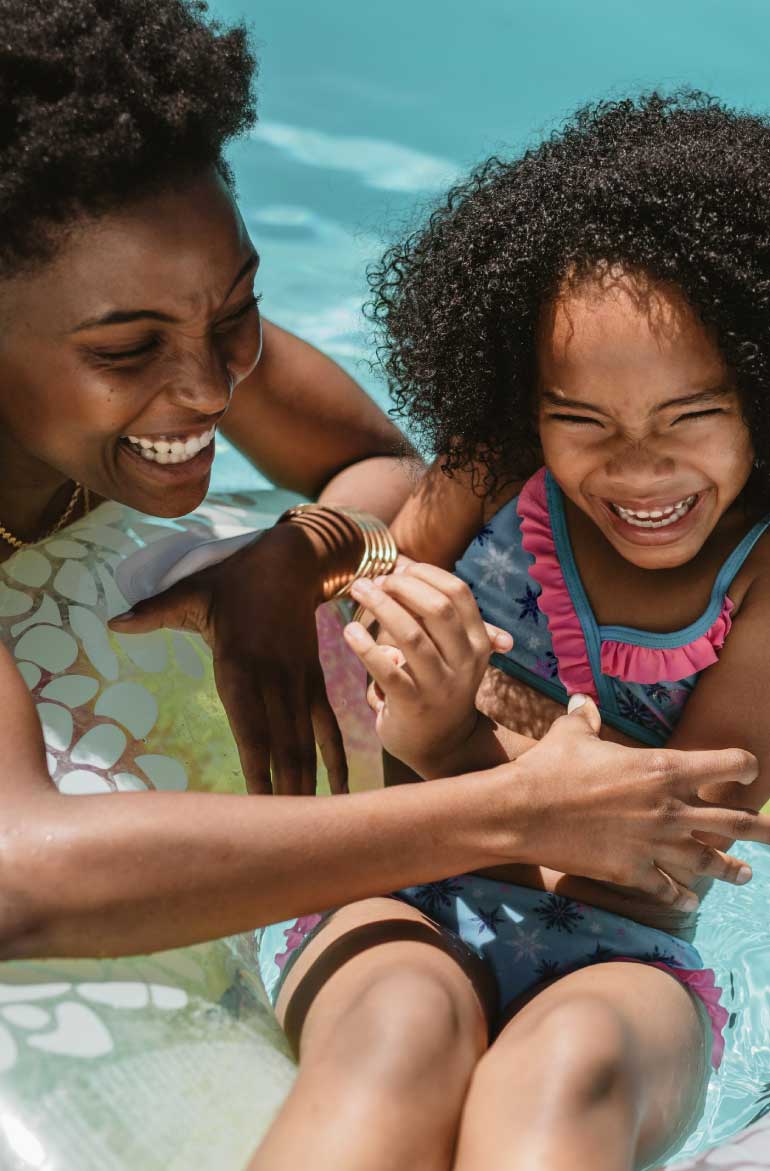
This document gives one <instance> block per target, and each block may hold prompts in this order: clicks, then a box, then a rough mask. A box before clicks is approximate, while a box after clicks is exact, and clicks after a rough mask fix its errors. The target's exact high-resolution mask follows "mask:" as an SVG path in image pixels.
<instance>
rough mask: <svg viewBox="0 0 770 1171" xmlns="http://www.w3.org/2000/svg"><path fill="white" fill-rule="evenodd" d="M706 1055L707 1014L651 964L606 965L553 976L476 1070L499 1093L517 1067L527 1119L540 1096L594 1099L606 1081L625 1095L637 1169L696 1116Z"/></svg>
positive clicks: (703, 1086) (657, 1155)
mask: <svg viewBox="0 0 770 1171" xmlns="http://www.w3.org/2000/svg"><path fill="white" fill-rule="evenodd" d="M710 1052H711V1031H710V1026H709V1022H708V1018H707V1015H706V1012H705V1010H704V1009H703V1007H702V1005H701V1004H700V1002H699V1001H697V1000H696V999H695V998H694V997H693V996H692V995H691V994H690V993H689V992H688V990H687V989H686V988H685V987H684V986H683V985H682V984H681V983H680V982H679V981H678V980H676V979H675V978H674V977H673V976H671V975H669V974H668V973H667V972H664V971H661V970H660V969H659V968H655V967H652V966H649V965H645V964H641V963H624V962H608V963H603V964H596V965H593V966H591V967H589V968H583V969H581V970H580V971H577V972H573V973H572V974H570V975H568V976H564V977H562V978H561V979H558V980H555V981H553V982H552V983H551V984H549V985H547V986H546V987H544V988H542V989H541V990H540V991H539V992H538V993H536V994H535V995H534V996H532V997H530V998H529V999H528V1000H527V1001H526V1003H525V1004H524V1005H523V1007H521V1008H520V1009H519V1010H518V1011H517V1012H516V1013H515V1015H513V1016H512V1018H511V1019H510V1020H509V1021H508V1023H507V1024H506V1025H505V1027H504V1028H503V1029H502V1031H501V1032H500V1034H499V1036H498V1037H497V1039H496V1040H495V1042H494V1044H493V1045H492V1046H491V1048H490V1049H489V1051H488V1053H487V1055H486V1056H485V1057H484V1058H483V1060H482V1062H481V1065H480V1066H479V1070H478V1071H477V1076H478V1074H479V1073H482V1067H486V1068H485V1069H484V1071H483V1075H482V1080H483V1082H484V1083H485V1085H486V1086H489V1085H490V1084H492V1085H493V1086H495V1087H498V1088H499V1091H500V1093H501V1094H504V1093H505V1088H506V1086H507V1087H508V1088H509V1089H510V1087H511V1081H512V1080H514V1081H516V1080H517V1079H519V1078H521V1076H522V1075H521V1070H522V1068H523V1067H524V1068H525V1069H526V1075H525V1079H526V1082H527V1085H528V1092H531V1094H532V1098H533V1110H532V1114H531V1116H532V1117H533V1118H534V1117H536V1116H537V1107H536V1102H537V1100H538V1095H540V1099H541V1100H542V1099H543V1098H545V1099H549V1098H550V1099H551V1100H553V1098H554V1097H555V1098H558V1097H559V1094H560V1093H564V1092H565V1091H566V1094H567V1095H568V1094H569V1093H574V1094H576V1095H577V1096H578V1097H580V1096H581V1095H585V1099H584V1100H585V1101H591V1100H593V1101H596V1100H598V1098H599V1097H600V1095H601V1093H602V1092H603V1091H606V1090H607V1088H608V1087H611V1086H612V1085H613V1079H614V1082H615V1084H617V1083H620V1084H622V1087H623V1093H624V1095H625V1096H626V1097H630V1099H631V1101H632V1106H633V1116H634V1119H635V1126H636V1127H637V1144H636V1166H645V1165H647V1164H649V1163H650V1162H652V1161H653V1160H656V1159H659V1158H661V1157H662V1156H663V1155H664V1154H665V1153H666V1152H667V1151H668V1150H669V1149H670V1148H671V1147H672V1145H673V1144H674V1143H675V1142H677V1141H678V1140H679V1139H680V1138H681V1137H683V1136H684V1135H685V1134H686V1133H687V1131H688V1130H689V1129H690V1128H691V1126H692V1125H693V1124H694V1122H695V1121H696V1120H697V1116H698V1113H699V1111H700V1109H701V1108H702V1104H703V1095H704V1093H705V1089H706V1085H707V1082H708V1072H709V1064H710V1062H709V1055H710ZM522 1062H524V1066H522ZM472 1096H473V1095H472ZM493 1096H494V1095H493Z"/></svg>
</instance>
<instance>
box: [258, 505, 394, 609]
mask: <svg viewBox="0 0 770 1171" xmlns="http://www.w3.org/2000/svg"><path fill="white" fill-rule="evenodd" d="M285 521H293V522H294V523H295V524H299V525H304V526H305V527H307V528H309V529H311V530H312V531H313V532H315V533H316V534H317V535H318V536H320V538H321V539H322V540H324V541H326V542H327V543H330V544H331V542H332V541H333V540H336V541H337V542H339V541H340V539H341V532H340V529H341V525H340V522H341V521H342V522H343V525H345V524H347V525H353V526H354V528H355V529H356V530H357V532H358V535H359V536H360V538H361V540H362V542H363V551H362V553H361V558H360V560H359V563H358V565H357V567H356V569H355V570H354V571H351V570H349V569H348V570H337V571H336V572H333V573H331V574H330V575H329V576H328V577H327V578H326V579H325V580H324V583H323V599H324V601H325V602H328V601H331V600H332V599H334V598H344V597H346V596H347V595H348V594H349V592H350V587H351V585H352V584H353V582H354V581H355V580H356V578H359V577H368V578H374V577H379V576H380V575H381V574H386V573H391V572H392V570H393V568H394V566H395V564H396V559H397V557H398V549H397V547H396V542H395V541H394V540H393V536H392V534H391V532H390V529H389V528H388V526H387V525H386V524H385V522H384V521H382V520H380V518H379V517H377V516H373V515H372V514H371V513H368V512H362V511H361V510H360V509H358V508H348V507H347V506H345V505H335V506H334V507H332V506H328V505H325V504H297V505H295V506H294V507H293V508H289V509H287V511H286V512H284V513H283V515H282V516H280V517H279V518H278V521H277V523H278V524H281V523H282V522H285Z"/></svg>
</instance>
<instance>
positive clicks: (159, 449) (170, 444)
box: [124, 427, 215, 464]
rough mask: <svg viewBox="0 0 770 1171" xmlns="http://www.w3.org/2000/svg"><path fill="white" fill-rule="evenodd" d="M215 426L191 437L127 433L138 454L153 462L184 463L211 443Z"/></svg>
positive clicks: (127, 437)
mask: <svg viewBox="0 0 770 1171" xmlns="http://www.w3.org/2000/svg"><path fill="white" fill-rule="evenodd" d="M214 431H215V428H214V427H212V428H211V429H210V430H209V431H206V432H204V434H203V435H191V436H190V438H189V439H183V438H179V439H155V440H153V439H145V438H143V437H141V436H138V435H126V436H125V437H124V438H125V439H127V440H128V442H129V443H130V445H131V447H132V448H133V450H134V451H135V452H136V453H137V455H141V456H142V457H143V458H144V459H147V460H149V461H150V462H151V463H158V464H182V463H186V462H187V461H188V460H190V459H192V458H193V456H195V455H197V454H198V452H199V451H203V449H204V448H205V447H208V445H209V444H210V443H211V441H212V439H213V438H214Z"/></svg>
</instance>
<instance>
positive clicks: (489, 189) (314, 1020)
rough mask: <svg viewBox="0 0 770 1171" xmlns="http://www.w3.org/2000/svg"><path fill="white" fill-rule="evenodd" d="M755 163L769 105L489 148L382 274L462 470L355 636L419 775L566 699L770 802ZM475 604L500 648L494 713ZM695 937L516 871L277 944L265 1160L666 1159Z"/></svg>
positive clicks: (381, 718)
mask: <svg viewBox="0 0 770 1171" xmlns="http://www.w3.org/2000/svg"><path fill="white" fill-rule="evenodd" d="M768 175H770V127H769V126H768V124H767V123H766V122H764V121H763V120H761V119H759V118H750V117H747V116H742V115H737V114H735V113H732V112H731V111H729V110H726V109H724V108H722V107H720V106H718V105H716V104H714V103H712V102H710V101H709V100H707V99H704V98H701V97H699V96H697V95H685V96H683V97H680V98H677V99H671V100H664V99H661V98H660V97H658V96H656V95H653V96H652V97H649V98H646V99H644V100H641V101H639V102H631V101H627V102H622V103H619V104H608V105H602V106H599V107H597V108H595V109H589V110H584V111H582V112H580V113H579V114H578V115H577V117H576V118H575V119H573V120H572V121H571V122H570V123H569V124H568V125H567V127H566V128H565V130H564V131H563V132H562V133H561V134H559V135H556V136H554V137H553V138H552V139H551V140H550V141H548V142H546V143H545V144H543V145H542V146H541V147H540V148H539V149H537V150H535V151H532V152H530V153H528V154H527V155H525V156H524V157H523V158H522V159H520V160H517V161H516V162H513V163H505V162H501V161H499V160H492V161H491V162H489V163H488V164H487V165H486V166H485V167H483V168H482V169H481V171H480V172H479V173H478V174H476V175H475V176H473V177H472V178H471V179H470V180H469V181H468V182H467V183H466V184H465V185H464V186H461V187H459V188H457V189H456V190H455V191H454V192H453V193H452V194H451V195H450V197H449V199H448V201H447V203H446V205H445V206H444V208H443V209H441V210H439V211H438V212H436V213H434V215H433V216H432V217H431V220H430V221H429V224H428V227H427V228H426V229H425V230H424V231H423V232H421V233H418V234H416V235H415V236H413V237H411V238H410V239H409V240H408V241H407V242H406V243H405V244H404V245H402V246H401V247H398V248H395V249H394V250H393V251H392V252H391V253H390V254H389V256H388V258H387V259H386V261H385V263H384V264H383V266H382V268H381V269H380V270H379V272H378V273H376V274H375V278H374V287H375V314H376V316H377V317H378V319H379V320H381V321H382V322H383V323H384V326H385V328H386V330H387V337H386V341H387V348H386V351H385V365H386V368H387V370H388V372H389V374H390V376H391V378H392V380H393V384H394V387H395V394H396V400H397V402H398V403H399V405H400V406H401V407H402V408H403V410H404V411H405V412H406V413H407V414H408V415H409V417H410V418H411V420H412V422H413V423H416V424H417V425H421V426H422V428H423V432H424V434H425V435H426V436H427V437H428V438H429V439H430V440H431V441H432V442H433V444H434V449H435V450H439V451H444V452H445V453H446V455H445V456H444V458H443V459H442V460H441V461H440V462H439V464H438V465H437V467H436V468H435V469H434V471H433V473H432V475H429V477H428V478H427V480H426V482H425V483H424V485H423V486H421V488H420V489H419V491H418V493H417V494H416V496H415V497H414V498H413V500H412V501H411V502H410V503H409V504H407V506H406V507H405V509H404V511H403V512H402V514H401V516H400V518H399V520H398V521H397V522H396V528H397V532H398V538H399V541H400V544H401V547H402V548H403V549H404V550H405V551H406V552H407V553H408V554H410V555H411V556H413V557H416V558H419V559H420V561H422V562H425V563H429V564H419V565H413V566H412V567H411V568H410V569H408V570H407V572H405V573H402V574H397V575H395V576H394V577H392V578H390V579H387V580H381V581H379V582H376V583H374V584H372V583H364V582H361V583H359V585H358V587H357V588H356V590H355V596H356V597H357V598H358V600H359V601H361V602H362V603H364V604H365V606H366V607H367V608H368V609H369V610H370V611H371V612H372V613H373V614H374V616H375V617H376V618H377V619H378V621H379V623H380V627H381V630H382V632H383V633H382V634H381V639H382V643H383V644H384V645H379V646H377V645H375V644H374V642H373V641H372V639H371V637H370V636H369V635H368V634H367V633H366V631H365V630H364V628H363V627H362V626H360V625H358V624H353V625H351V626H350V627H349V628H348V640H349V642H350V645H351V646H353V648H354V649H355V650H356V651H357V653H358V654H359V655H360V657H361V658H362V660H363V661H364V662H365V663H366V664H367V666H368V669H369V671H370V673H371V675H372V676H373V679H374V680H375V694H374V696H373V703H374V705H375V707H376V710H377V713H378V728H379V732H380V735H381V738H382V740H383V744H384V746H385V748H386V749H387V750H388V751H389V752H390V753H391V754H393V755H394V756H396V757H398V758H399V759H400V760H402V761H404V762H406V764H408V765H409V766H411V767H412V768H413V769H414V770H415V771H416V772H417V773H418V774H419V775H420V776H422V777H424V778H431V777H436V776H439V775H446V774H448V773H451V772H452V771H455V772H459V771H461V770H462V769H464V768H466V767H467V766H468V762H469V761H473V762H475V763H476V764H477V765H478V764H480V763H482V762H483V763H485V764H490V763H494V762H495V761H497V760H500V759H501V758H502V757H503V756H506V757H509V758H511V757H515V756H517V755H520V754H521V753H523V752H525V751H527V749H528V748H529V747H530V746H531V745H532V744H533V743H534V742H535V741H536V740H537V738H538V737H539V736H541V735H542V734H543V730H544V728H546V727H547V726H548V724H549V723H550V721H551V720H552V718H553V716H554V714H555V713H557V712H558V711H559V710H563V707H562V705H564V704H565V703H567V701H568V699H569V702H570V704H571V705H573V706H574V705H575V704H588V705H589V711H590V714H591V718H592V719H593V720H594V725H595V729H596V730H597V731H598V729H599V716H598V714H597V712H596V710H595V709H594V707H593V704H594V703H595V704H596V705H598V709H599V712H600V713H601V716H602V718H603V721H604V733H603V734H604V735H605V736H608V737H610V738H612V739H616V740H619V741H621V742H626V743H636V742H640V741H641V742H642V743H643V744H647V745H649V746H650V751H651V752H654V751H655V746H661V745H670V746H676V747H678V748H684V749H702V748H720V747H725V746H727V745H729V744H740V745H742V746H744V747H745V748H746V749H749V750H751V751H753V752H754V753H756V754H757V756H758V758H759V762H760V775H759V779H758V780H757V781H755V782H754V783H753V784H752V785H751V786H750V787H749V788H748V789H744V790H743V791H742V792H741V793H740V796H737V795H736V793H735V792H733V793H732V794H730V793H728V792H727V791H726V790H725V787H724V786H721V788H720V787H718V786H716V785H712V786H707V787H706V790H704V795H706V792H707V791H708V792H709V795H712V794H713V793H714V791H715V790H716V791H717V792H719V793H720V795H721V796H722V797H723V798H725V799H730V798H731V799H732V800H733V801H735V802H736V804H738V805H742V806H744V807H751V808H758V807H759V806H760V805H761V804H762V803H763V802H764V801H765V800H766V799H767V797H768V794H770V777H768V774H767V770H766V763H767V762H768V757H770V722H769V721H768V720H767V718H766V713H765V710H764V708H765V696H766V695H767V689H768V683H769V682H770V667H769V666H768V663H770V655H769V653H768V652H770V633H768V632H770V542H768V540H767V538H766V536H765V533H766V530H767V527H768V525H769V524H770V513H768V509H770V474H769V472H768V465H767V463H766V460H765V458H764V457H765V453H766V452H767V450H768V437H769V436H768V432H769V423H770V415H769V411H770V394H769V393H768V391H769V390H770V386H768V381H769V380H770V226H769V225H770V181H769V180H768V178H767V176H768ZM443 473H448V475H444V474H443ZM463 550H465V551H464V552H463ZM458 558H459V560H458ZM455 563H456V573H457V575H458V578H459V579H462V581H460V580H458V578H454V577H451V576H450V575H449V574H447V573H446V569H447V568H449V567H451V566H453V565H455ZM441 567H444V568H441ZM463 582H464V583H467V584H465V585H464V584H463ZM468 587H470V588H468ZM471 593H472V595H473V596H475V598H476V601H477V602H478V605H479V607H480V609H481V614H482V615H483V617H484V618H485V619H486V620H487V621H490V622H494V623H496V624H498V625H499V626H501V627H503V628H504V629H506V630H508V631H510V632H511V633H512V634H513V636H514V647H513V649H512V650H511V651H510V652H509V653H507V654H505V655H495V656H493V666H494V669H493V670H492V671H491V672H490V673H489V675H488V676H487V678H486V680H485V683H484V686H483V687H482V689H481V692H480V696H479V701H478V703H479V706H480V708H481V709H482V711H484V712H485V713H486V715H481V714H480V713H479V712H478V711H477V709H476V706H475V703H474V700H475V696H476V689H477V686H478V683H479V681H480V679H481V675H482V674H483V670H484V665H485V664H484V651H483V646H482V639H481V631H482V629H483V627H482V626H481V619H480V617H479V616H478V614H477V613H476V612H475V607H474V605H473V599H472V596H471ZM569 697H572V698H571V699H570V698H569ZM493 721H498V722H497V723H495V722H493ZM508 729H511V731H508ZM660 764H661V767H664V766H665V758H664V757H661V759H660ZM570 767H571V761H570V759H569V756H568V755H565V759H564V762H563V770H564V773H565V774H568V773H569V770H570ZM715 780H716V778H715ZM549 783H552V785H553V790H554V806H555V808H557V807H558V802H559V799H560V780H559V778H558V777H557V778H554V779H553V781H552V782H549ZM673 813H674V809H673V806H672V815H673ZM555 816H558V817H560V818H565V819H567V823H568V818H569V813H568V812H567V811H564V810H562V809H559V812H558V814H555ZM714 844H716V840H715V839H713V838H709V837H708V836H705V835H704V836H703V837H702V838H700V839H699V840H695V839H694V840H693V850H694V852H695V854H697V852H700V851H702V850H704V849H706V848H708V846H709V845H714ZM718 844H720V845H721V846H722V847H723V848H724V847H726V846H727V845H729V843H727V842H725V841H724V840H721V842H719V843H718ZM607 846H608V842H605V841H600V840H599V841H597V842H596V849H597V850H598V851H602V850H605V849H606V848H607ZM722 857H723V858H724V855H722ZM724 860H725V865H727V864H728V863H727V860H726V858H725V859H724ZM650 864H651V865H652V866H658V867H660V869H661V870H663V871H664V872H665V873H667V874H669V875H670V877H671V878H672V879H674V880H677V881H686V880H687V878H688V871H687V869H686V868H685V869H677V868H676V867H673V868H672V867H670V866H668V865H667V864H666V861H665V859H663V858H662V857H655V858H653V859H652V860H651V863H650ZM580 865H581V863H579V862H578V864H577V866H576V873H578V874H579V873H580V872H581V871H580ZM689 926H690V924H688V923H687V922H686V921H685V920H684V919H683V918H681V917H679V918H676V917H675V916H673V915H670V914H669V915H667V916H666V917H665V918H664V917H662V916H661V914H660V912H656V911H655V910H654V909H653V908H652V907H651V906H650V905H649V903H648V902H646V901H645V899H644V897H642V896H638V897H637V896H636V895H634V893H633V892H629V891H625V892H622V891H620V890H618V889H617V888H613V887H610V886H602V885H601V884H598V883H589V882H587V881H585V880H581V879H578V878H570V877H568V876H565V875H562V874H557V873H555V872H553V871H548V870H545V869H542V868H537V867H529V868H523V867H506V868H503V869H501V870H495V871H487V872H485V873H484V874H483V875H479V874H472V875H463V876H460V877H457V878H454V879H451V880H448V881H445V882H442V883H434V884H431V885H428V886H418V887H410V888H408V889H407V890H402V891H400V892H399V893H398V894H397V895H396V896H395V897H391V898H383V899H378V900H369V901H367V902H366V903H359V904H357V905H355V906H349V907H346V908H344V909H342V910H338V911H337V912H336V913H334V914H333V915H331V916H330V915H326V916H321V915H318V916H313V917H312V919H311V920H304V921H296V922H295V923H294V924H293V925H290V926H289V928H288V929H287V927H286V925H282V927H281V929H280V931H279V932H278V933H276V929H268V930H267V931H266V932H265V933H264V935H263V937H262V944H261V947H262V967H263V973H264V976H265V980H266V984H267V986H268V989H269V991H270V993H271V996H272V998H273V1000H274V1002H275V1003H276V1005H277V1010H278V1014H279V1017H280V1019H281V1020H282V1021H283V1023H284V1025H285V1027H286V1029H287V1032H288V1034H289V1036H290V1038H291V1039H292V1040H293V1041H294V1042H295V1043H298V1044H299V1047H300V1052H301V1058H302V1063H301V1067H300V1073H299V1077H298V1080H297V1083H296V1087H295V1089H294V1091H293V1093H292V1095H291V1096H290V1098H289V1101H288V1103H287V1105H286V1107H285V1108H284V1111H283V1112H282V1114H281V1115H280V1116H279V1118H278V1120H277V1122H276V1124H275V1126H274V1128H273V1130H272V1132H271V1133H270V1134H269V1135H268V1137H267V1139H266V1141H265V1143H264V1146H263V1148H262V1150H261V1152H260V1153H258V1155H257V1157H256V1160H255V1162H254V1164H253V1167H254V1168H259V1169H263V1168H264V1169H267V1168H270V1171H278V1169H279V1168H289V1167H296V1166H299V1165H301V1161H302V1159H303V1154H302V1152H303V1151H305V1150H307V1149H308V1146H309V1144H311V1143H312V1149H313V1166H314V1168H315V1169H316V1171H321V1169H323V1168H327V1167H328V1168H332V1167H334V1168H336V1169H337V1171H340V1169H342V1168H350V1169H351V1171H353V1169H355V1171H375V1169H377V1171H380V1169H385V1168H406V1167H409V1168H415V1169H416V1168H419V1169H420V1171H428V1169H430V1171H433V1169H434V1168H435V1169H436V1171H439V1169H440V1171H446V1169H448V1168H454V1169H456V1171H471V1169H474V1171H498V1169H501V1171H502V1169H503V1168H504V1169H506V1171H510V1169H514V1168H515V1169H522V1171H524V1169H526V1171H533V1169H535V1168H537V1169H540V1168H542V1169H544V1171H545V1169H547V1171H605V1169H606V1171H625V1169H628V1168H632V1167H642V1166H647V1165H649V1164H650V1163H651V1162H653V1161H656V1162H657V1161H659V1160H661V1159H662V1158H663V1157H664V1155H665V1153H666V1152H667V1151H670V1150H671V1149H672V1148H673V1146H674V1145H676V1144H677V1142H678V1141H679V1140H680V1139H681V1138H682V1136H683V1135H684V1134H685V1133H686V1131H687V1130H688V1128H689V1127H691V1125H692V1123H693V1121H694V1119H695V1118H696V1117H697V1113H698V1108H699V1104H700V1102H701V1098H702V1093H703V1090H704V1085H705V1082H706V1079H707V1073H708V1070H709V1067H710V1066H711V1065H714V1066H717V1065H718V1064H719V1059H720V1056H721V1052H722V1048H723V1039H722V1029H723V1026H724V1024H725V1021H726V1016H727V1014H726V1012H725V1010H724V1008H723V1007H722V1006H721V1004H720V990H719V989H718V988H716V987H715V983H714V974H713V972H712V971H711V969H710V968H709V967H708V966H707V962H706V960H704V958H702V957H701V956H700V955H699V954H698V952H697V951H696V950H695V948H694V947H693V946H692V944H691V943H690V942H688V941H687V939H686V938H685V937H686V935H687V933H688V928H689ZM278 939H280V940H281V941H282V944H283V946H282V948H281V954H280V955H277V954H276V952H277V951H278V948H277V946H276V943H277V941H278Z"/></svg>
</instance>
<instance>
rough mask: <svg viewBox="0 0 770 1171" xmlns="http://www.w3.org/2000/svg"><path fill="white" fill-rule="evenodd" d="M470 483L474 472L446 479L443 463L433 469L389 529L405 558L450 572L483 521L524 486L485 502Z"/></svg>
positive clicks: (509, 487)
mask: <svg viewBox="0 0 770 1171" xmlns="http://www.w3.org/2000/svg"><path fill="white" fill-rule="evenodd" d="M478 472H479V475H480V474H481V473H482V469H481V468H479V469H478ZM472 480H473V474H472V472H470V471H468V472H455V473H454V474H453V475H452V477H451V478H450V477H449V476H446V475H445V474H444V473H443V472H442V471H441V459H440V458H439V459H437V460H436V461H435V462H434V463H433V464H431V466H430V467H429V468H428V470H427V472H426V473H425V474H424V476H423V477H422V479H421V480H420V481H419V483H417V484H416V485H415V486H414V489H413V491H412V493H411V495H410V496H409V498H408V499H407V500H406V501H405V503H404V505H403V507H402V508H401V511H400V512H399V514H398V516H397V517H396V519H395V520H394V521H393V523H392V524H391V526H390V527H391V531H392V533H393V535H394V537H395V538H396V544H397V545H398V547H399V549H400V551H401V552H402V553H403V554H404V555H405V556H407V557H411V558H412V559H413V560H414V561H425V562H428V563H429V564H430V565H438V566H439V567H440V568H442V569H452V568H453V567H454V564H455V562H456V561H457V559H458V558H459V557H460V556H461V554H462V553H463V552H464V551H465V549H467V547H468V545H469V544H470V543H471V541H472V540H473V538H474V537H475V536H476V534H477V533H478V532H479V530H480V529H481V528H482V527H483V525H484V523H485V521H486V520H487V519H488V518H489V517H490V516H493V515H494V514H495V513H496V512H497V511H498V509H500V508H502V506H503V505H504V504H505V503H507V501H508V500H510V499H511V498H512V497H513V496H515V495H516V493H517V492H518V490H519V488H520V487H521V485H520V484H519V483H511V484H508V485H507V486H505V487H504V488H502V489H501V490H500V491H499V492H498V493H496V494H495V495H493V496H487V497H482V496H479V495H478V494H477V492H475V491H474V488H473V484H472Z"/></svg>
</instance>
